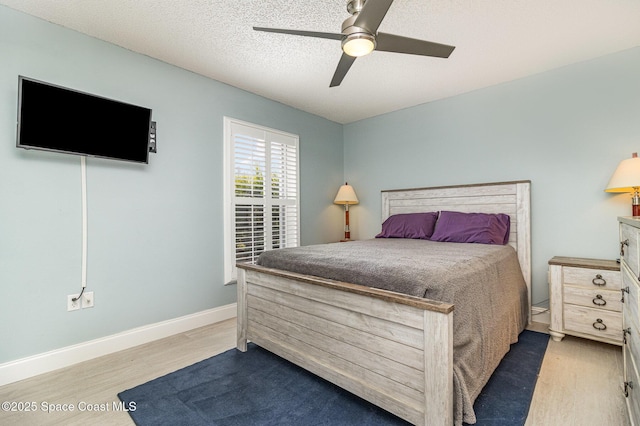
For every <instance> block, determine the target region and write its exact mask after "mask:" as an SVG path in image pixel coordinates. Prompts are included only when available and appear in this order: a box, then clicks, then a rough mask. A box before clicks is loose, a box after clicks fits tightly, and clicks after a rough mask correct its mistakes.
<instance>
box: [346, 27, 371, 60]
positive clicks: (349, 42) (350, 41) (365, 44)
mask: <svg viewBox="0 0 640 426" xmlns="http://www.w3.org/2000/svg"><path fill="white" fill-rule="evenodd" d="M375 48H376V39H375V37H373V36H372V35H371V34H366V33H355V34H349V35H348V36H346V37H345V38H344V40H342V51H343V52H344V53H346V54H347V55H349V56H353V57H356V58H357V57H359V56H364V55H368V54H369V53H371V52H373V50H374V49H375Z"/></svg>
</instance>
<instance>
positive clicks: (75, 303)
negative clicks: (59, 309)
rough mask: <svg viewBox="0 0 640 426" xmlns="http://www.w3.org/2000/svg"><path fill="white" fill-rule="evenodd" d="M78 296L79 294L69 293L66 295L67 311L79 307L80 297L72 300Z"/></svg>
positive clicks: (75, 309)
mask: <svg viewBox="0 0 640 426" xmlns="http://www.w3.org/2000/svg"><path fill="white" fill-rule="evenodd" d="M78 296H79V294H70V295H68V296H67V311H77V310H78V309H80V299H77V300H75V301H74V300H73V299H75V298H76V297H78Z"/></svg>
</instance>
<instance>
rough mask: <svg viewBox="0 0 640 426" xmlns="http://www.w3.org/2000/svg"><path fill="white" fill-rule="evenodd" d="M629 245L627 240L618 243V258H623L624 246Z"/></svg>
mask: <svg viewBox="0 0 640 426" xmlns="http://www.w3.org/2000/svg"><path fill="white" fill-rule="evenodd" d="M628 245H629V239H628V238H627V239H626V240H624V241H620V256H622V257H624V246H628Z"/></svg>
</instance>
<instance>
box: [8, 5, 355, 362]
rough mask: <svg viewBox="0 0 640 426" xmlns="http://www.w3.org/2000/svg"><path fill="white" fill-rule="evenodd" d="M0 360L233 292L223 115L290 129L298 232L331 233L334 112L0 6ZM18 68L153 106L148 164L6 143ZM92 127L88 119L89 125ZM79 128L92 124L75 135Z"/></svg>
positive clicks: (337, 169) (334, 217)
mask: <svg viewBox="0 0 640 426" xmlns="http://www.w3.org/2000/svg"><path fill="white" fill-rule="evenodd" d="M0 57H1V59H0V342H2V343H0V363H3V362H7V361H11V360H15V359H19V358H22V357H26V356H29V355H34V354H39V353H42V352H46V351H49V350H53V349H56V348H61V347H65V346H68V345H72V344H75V343H79V342H84V341H87V340H90V339H95V338H99V337H103V336H107V335H111V334H114V333H117V332H121V331H124V330H128V329H131V328H135V327H139V326H142V325H146V324H151V323H155V322H158V321H163V320H167V319H171V318H176V317H179V316H182V315H187V314H191V313H195V312H199V311H202V310H205V309H209V308H214V307H218V306H223V305H226V304H229V303H233V302H235V290H236V289H235V286H227V287H225V286H223V218H222V213H223V210H222V194H223V192H222V191H223V183H222V164H223V163H222V147H223V145H222V144H223V141H222V135H223V131H222V130H223V129H222V124H223V116H225V115H226V116H229V117H233V118H237V119H241V120H246V121H249V122H253V123H257V124H261V125H265V126H268V127H271V128H275V129H280V130H283V131H286V132H290V133H295V134H298V135H300V162H301V213H302V226H301V241H302V244H312V243H321V242H327V241H335V240H337V239H339V238H340V235H341V230H342V228H341V226H342V225H341V223H342V222H341V221H342V210H341V209H340V207H339V206H335V205H333V204H332V202H333V197H334V196H335V192H336V191H337V189H338V187H339V186H340V184H341V183H342V180H343V176H344V172H343V143H342V137H343V136H342V129H343V128H342V125H340V124H337V123H334V122H330V121H327V120H325V119H322V118H319V117H317V116H313V115H311V114H307V113H304V112H301V111H299V110H296V109H293V108H290V107H287V106H284V105H282V104H280V103H277V102H273V101H270V100H267V99H265V98H262V97H259V96H256V95H253V94H250V93H247V92H245V91H242V90H239V89H236V88H233V87H230V86H227V85H224V84H222V83H219V82H216V81H213V80H210V79H207V78H204V77H202V76H199V75H196V74H193V73H190V72H187V71H185V70H182V69H179V68H176V67H173V66H170V65H167V64H165V63H162V62H159V61H156V60H153V59H151V58H149V57H146V56H143V55H139V54H136V53H133V52H131V51H128V50H125V49H122V48H119V47H116V46H114V45H111V44H108V43H104V42H101V41H99V40H96V39H94V38H91V37H87V36H84V35H81V34H79V33H76V32H74V31H70V30H68V29H65V28H62V27H59V26H56V25H52V24H50V23H47V22H45V21H42V20H39V19H36V18H33V17H30V16H28V15H25V14H22V13H19V12H16V11H13V10H11V9H8V8H6V7H3V6H0ZM18 75H25V76H28V77H33V78H36V79H39V80H44V81H47V82H51V83H54V84H59V85H62V86H66V87H71V88H74V89H78V90H82V91H85V92H89V93H95V94H98V95H101V96H105V97H108V98H113V99H118V100H121V101H125V102H129V103H133V104H138V105H143V106H146V107H149V108H152V109H153V118H154V120H155V121H157V123H158V153H157V154H151V158H150V164H149V165H146V166H141V165H134V164H129V163H123V162H117V161H112V160H100V159H94V158H89V159H87V185H88V212H89V252H88V253H89V254H88V290H92V291H94V292H95V307H94V308H93V309H85V310H82V311H76V312H67V311H66V296H67V295H68V294H73V293H77V292H78V291H79V290H80V285H81V222H82V220H81V192H80V157H77V156H72V155H64V154H55V153H45V152H38V151H25V150H22V149H17V148H16V147H15V140H16V117H17V88H18ZM97 131H99V129H98V130H97ZM87 137H90V135H87Z"/></svg>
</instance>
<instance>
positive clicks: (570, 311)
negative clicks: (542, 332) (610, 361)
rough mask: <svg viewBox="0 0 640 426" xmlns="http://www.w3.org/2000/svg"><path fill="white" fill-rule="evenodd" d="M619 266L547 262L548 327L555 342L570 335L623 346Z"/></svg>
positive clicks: (581, 260) (612, 263) (569, 260)
mask: <svg viewBox="0 0 640 426" xmlns="http://www.w3.org/2000/svg"><path fill="white" fill-rule="evenodd" d="M621 287H622V286H621V277H620V264H619V263H618V262H616V261H615V260H600V259H584V258H577V257H554V258H553V259H551V260H550V261H549V296H550V306H551V325H550V326H549V334H550V335H551V337H552V338H553V340H555V341H556V342H559V341H560V340H562V338H563V337H564V336H565V335H567V334H569V335H572V336H578V337H584V338H586V339H592V340H598V341H600V342H605V343H611V344H614V345H622V301H621V292H620V289H621Z"/></svg>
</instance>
